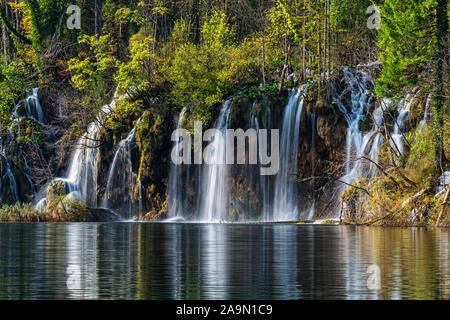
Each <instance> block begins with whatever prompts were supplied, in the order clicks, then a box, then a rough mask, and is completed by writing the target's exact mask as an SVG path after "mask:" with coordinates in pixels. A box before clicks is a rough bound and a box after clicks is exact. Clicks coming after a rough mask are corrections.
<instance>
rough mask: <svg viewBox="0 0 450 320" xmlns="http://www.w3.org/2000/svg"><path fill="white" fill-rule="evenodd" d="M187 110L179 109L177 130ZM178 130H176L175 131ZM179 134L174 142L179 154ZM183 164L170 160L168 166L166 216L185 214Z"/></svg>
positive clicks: (180, 147)
mask: <svg viewBox="0 0 450 320" xmlns="http://www.w3.org/2000/svg"><path fill="white" fill-rule="evenodd" d="M186 111H187V107H184V108H183V110H181V113H180V115H179V117H178V124H177V130H178V129H180V128H181V124H182V123H183V118H184V114H185V113H186ZM177 132H178V131H177ZM180 138H181V134H178V135H177V136H176V142H175V152H176V154H178V155H179V154H180V152H181V149H182V145H181V144H180V143H178V142H179V141H180ZM182 184H183V165H182V164H175V163H173V162H172V164H171V166H170V172H169V186H168V188H169V194H168V197H169V199H168V202H169V205H168V216H169V217H172V218H175V217H178V218H181V217H183V215H184V214H185V207H184V200H183V190H182V188H183V185H182Z"/></svg>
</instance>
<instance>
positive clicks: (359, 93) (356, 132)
mask: <svg viewBox="0 0 450 320" xmlns="http://www.w3.org/2000/svg"><path fill="white" fill-rule="evenodd" d="M343 73H344V82H345V85H346V89H345V91H344V92H346V91H349V92H350V100H349V101H348V102H349V103H348V104H349V106H348V107H349V108H348V107H347V106H346V104H347V103H346V102H345V101H343V100H342V98H341V96H340V95H339V94H338V92H337V91H336V88H335V87H334V86H332V97H333V100H334V101H335V102H336V104H337V105H338V107H339V109H340V110H341V111H342V112H343V113H344V115H345V118H346V120H347V124H348V129H347V142H346V159H345V160H346V162H345V175H344V176H343V177H342V178H341V179H340V181H341V182H343V186H342V187H341V188H340V189H341V190H340V194H341V193H342V192H344V191H345V190H346V189H347V188H348V186H349V185H351V184H353V183H354V182H355V181H357V180H358V179H359V178H362V177H364V176H368V175H370V174H374V172H375V171H376V169H375V167H374V164H373V162H376V161H377V157H378V151H379V148H380V145H381V134H380V133H379V132H378V130H377V129H374V130H372V131H370V132H368V133H366V134H363V133H362V132H361V131H360V129H359V125H360V122H362V121H364V120H365V118H366V108H367V106H369V105H370V104H371V102H372V99H373V95H372V94H371V92H370V89H371V88H373V86H374V83H373V80H372V77H371V76H370V75H369V74H368V73H366V72H363V71H359V70H356V71H353V70H350V69H348V68H344V69H343ZM373 116H374V118H375V121H376V122H377V123H378V125H379V124H381V121H382V114H381V109H376V110H375V111H374V114H373ZM362 157H367V158H369V159H371V160H372V161H373V162H369V165H368V167H369V168H368V169H367V164H366V161H362V160H361V158H362Z"/></svg>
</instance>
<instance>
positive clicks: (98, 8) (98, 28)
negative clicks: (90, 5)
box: [95, 0, 103, 36]
mask: <svg viewBox="0 0 450 320" xmlns="http://www.w3.org/2000/svg"><path fill="white" fill-rule="evenodd" d="M102 6H103V0H95V34H96V35H97V36H99V35H100V34H101V33H102Z"/></svg>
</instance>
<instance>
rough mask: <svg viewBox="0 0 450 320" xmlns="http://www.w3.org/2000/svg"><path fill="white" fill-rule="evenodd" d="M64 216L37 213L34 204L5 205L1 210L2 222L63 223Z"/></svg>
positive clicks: (0, 217)
mask: <svg viewBox="0 0 450 320" xmlns="http://www.w3.org/2000/svg"><path fill="white" fill-rule="evenodd" d="M68 220H69V219H68V217H67V216H66V215H64V214H60V213H56V214H49V213H47V212H39V211H37V210H36V209H35V208H34V206H33V205H32V204H19V203H16V204H14V205H4V206H3V207H1V208H0V222H63V221H68Z"/></svg>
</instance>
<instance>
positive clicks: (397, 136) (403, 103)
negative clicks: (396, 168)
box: [391, 94, 414, 156]
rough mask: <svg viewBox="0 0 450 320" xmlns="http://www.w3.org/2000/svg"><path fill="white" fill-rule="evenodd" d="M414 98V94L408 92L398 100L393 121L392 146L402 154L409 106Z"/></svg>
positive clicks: (398, 153) (396, 151)
mask: <svg viewBox="0 0 450 320" xmlns="http://www.w3.org/2000/svg"><path fill="white" fill-rule="evenodd" d="M413 100H414V96H412V95H410V94H408V95H406V97H405V98H404V99H401V100H400V101H399V102H398V106H397V111H398V116H397V119H396V120H395V123H394V131H393V133H392V140H393V141H392V143H391V144H392V147H393V149H394V151H395V153H396V154H397V155H398V156H399V155H403V153H404V144H405V138H404V137H405V133H406V129H407V125H408V120H409V115H410V108H411V104H412V102H413Z"/></svg>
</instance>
